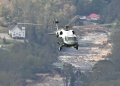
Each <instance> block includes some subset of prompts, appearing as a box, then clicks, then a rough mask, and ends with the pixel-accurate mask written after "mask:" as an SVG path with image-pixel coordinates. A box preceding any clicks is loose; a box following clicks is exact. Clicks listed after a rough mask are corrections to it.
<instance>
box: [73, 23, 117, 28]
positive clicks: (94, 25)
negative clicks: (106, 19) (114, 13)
mask: <svg viewBox="0 0 120 86" xmlns="http://www.w3.org/2000/svg"><path fill="white" fill-rule="evenodd" d="M109 25H116V23H110V24H99V25H86V26H73V27H72V28H88V27H98V26H109Z"/></svg>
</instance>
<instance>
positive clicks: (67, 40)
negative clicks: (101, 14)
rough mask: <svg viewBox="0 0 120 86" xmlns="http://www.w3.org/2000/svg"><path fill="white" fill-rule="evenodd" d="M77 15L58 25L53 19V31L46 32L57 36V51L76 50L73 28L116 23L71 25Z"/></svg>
mask: <svg viewBox="0 0 120 86" xmlns="http://www.w3.org/2000/svg"><path fill="white" fill-rule="evenodd" d="M79 17H80V16H79V15H76V16H75V17H74V18H73V19H72V20H71V21H70V22H69V23H68V24H67V25H65V26H62V27H59V26H58V23H59V21H58V20H57V19H54V20H53V23H54V24H55V28H56V29H57V30H56V31H54V32H53V33H47V35H56V37H57V38H58V42H57V43H58V44H59V51H61V50H62V48H63V47H74V48H76V50H78V47H79V44H78V40H77V36H76V34H75V31H74V30H73V29H74V28H77V29H79V28H86V27H94V26H108V25H116V23H111V24H100V25H88V26H72V25H73V23H74V22H75V21H76V20H77V19H78V18H79ZM17 24H30V25H41V24H32V23H17Z"/></svg>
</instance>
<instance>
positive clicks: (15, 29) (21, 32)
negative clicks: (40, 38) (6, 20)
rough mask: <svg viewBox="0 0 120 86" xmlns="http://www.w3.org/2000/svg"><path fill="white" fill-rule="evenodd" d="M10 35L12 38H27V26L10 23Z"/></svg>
mask: <svg viewBox="0 0 120 86" xmlns="http://www.w3.org/2000/svg"><path fill="white" fill-rule="evenodd" d="M8 29H9V35H10V36H11V37H12V38H25V27H24V26H22V25H9V26H8Z"/></svg>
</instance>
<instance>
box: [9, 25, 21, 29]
mask: <svg viewBox="0 0 120 86" xmlns="http://www.w3.org/2000/svg"><path fill="white" fill-rule="evenodd" d="M15 27H18V28H19V29H20V30H22V27H23V25H9V26H8V29H9V30H13V29H14V28H15Z"/></svg>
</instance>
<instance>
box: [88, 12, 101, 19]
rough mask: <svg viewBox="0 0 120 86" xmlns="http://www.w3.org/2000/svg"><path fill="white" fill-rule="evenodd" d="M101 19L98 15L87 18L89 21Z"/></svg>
mask: <svg viewBox="0 0 120 86" xmlns="http://www.w3.org/2000/svg"><path fill="white" fill-rule="evenodd" d="M99 18H100V16H99V15H97V14H94V13H92V14H90V15H89V16H87V20H98V19H99Z"/></svg>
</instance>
